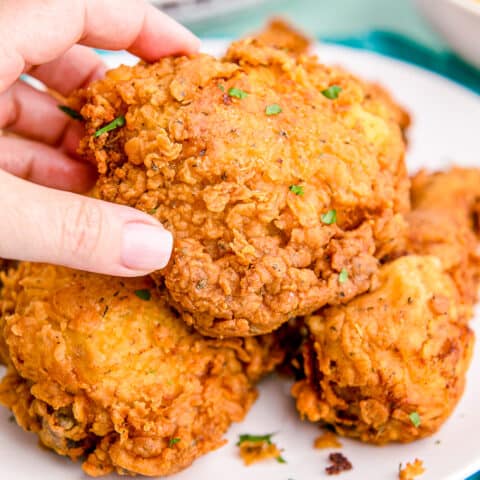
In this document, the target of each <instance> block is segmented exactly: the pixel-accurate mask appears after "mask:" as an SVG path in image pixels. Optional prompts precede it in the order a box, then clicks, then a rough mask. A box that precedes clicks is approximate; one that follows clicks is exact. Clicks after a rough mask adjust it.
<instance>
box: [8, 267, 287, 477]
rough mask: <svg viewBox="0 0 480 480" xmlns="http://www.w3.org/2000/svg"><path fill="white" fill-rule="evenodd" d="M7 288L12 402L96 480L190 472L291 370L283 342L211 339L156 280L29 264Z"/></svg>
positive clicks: (49, 443) (28, 424) (31, 426)
mask: <svg viewBox="0 0 480 480" xmlns="http://www.w3.org/2000/svg"><path fill="white" fill-rule="evenodd" d="M4 281H5V286H4V293H5V295H6V296H7V297H8V298H10V299H11V300H12V301H13V304H14V305H13V311H14V313H13V314H11V315H8V316H6V317H5V318H4V327H3V335H4V338H5V341H6V345H7V348H8V365H9V367H8V373H7V375H6V377H5V378H4V379H3V381H2V383H1V385H0V402H1V403H2V404H4V405H5V406H7V407H8V408H10V409H11V410H12V412H13V414H14V415H15V418H16V420H17V422H18V424H19V425H20V426H21V427H23V428H24V429H26V430H30V431H33V432H35V433H37V434H38V436H39V438H40V441H41V442H42V443H43V444H44V445H45V446H46V447H48V448H51V449H52V450H54V451H55V452H57V453H59V454H60V455H66V456H69V457H70V458H72V459H74V460H76V459H79V458H84V457H85V460H84V463H83V469H84V470H85V472H86V473H88V474H89V475H93V476H99V475H103V474H107V473H109V472H111V471H116V472H118V473H121V474H143V475H149V476H157V475H162V476H163V475H169V474H172V473H175V472H177V471H179V470H182V469H183V468H185V467H187V466H188V465H190V464H191V463H192V461H194V460H195V459H196V458H197V457H199V456H200V455H202V454H205V453H207V452H209V451H211V450H213V449H216V448H218V447H220V446H221V445H223V444H224V442H225V441H224V439H223V434H224V433H225V431H226V430H227V428H228V426H229V425H230V424H231V423H232V422H236V421H240V420H242V418H243V417H244V415H245V414H246V412H247V411H248V409H249V408H250V406H251V405H252V403H253V401H254V400H255V398H256V395H257V394H256V390H255V387H254V382H255V381H257V380H258V379H259V378H260V377H261V376H262V375H264V374H265V373H267V372H269V371H271V370H272V369H273V368H274V367H275V365H276V364H277V363H278V362H279V361H280V360H281V355H282V353H281V352H280V351H279V350H278V349H277V348H276V344H275V343H274V340H273V338H272V337H259V338H248V339H245V340H243V339H231V340H226V341H221V340H216V339H208V338H203V337H201V336H200V335H199V334H197V333H195V332H194V331H192V329H191V328H189V327H187V326H186V325H185V323H184V322H183V321H182V320H181V319H180V318H179V317H178V315H176V314H175V313H174V312H173V311H172V310H171V309H170V308H169V307H167V306H166V304H165V302H164V298H163V296H162V294H161V292H160V291H158V290H157V289H155V285H154V284H153V282H152V281H151V280H149V279H145V278H143V279H119V278H110V277H104V276H100V275H94V274H88V273H81V272H76V271H72V270H69V269H66V268H55V267H52V266H46V265H32V264H27V263H23V264H21V265H20V267H19V269H18V270H17V271H13V272H11V273H10V275H9V276H7V277H6V278H4Z"/></svg>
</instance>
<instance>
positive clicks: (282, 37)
mask: <svg viewBox="0 0 480 480" xmlns="http://www.w3.org/2000/svg"><path fill="white" fill-rule="evenodd" d="M253 38H254V39H255V41H256V42H258V43H259V44H261V45H267V46H270V47H274V48H278V49H280V50H286V51H287V52H289V53H291V54H294V55H301V54H305V53H307V52H308V50H309V48H310V46H311V44H312V40H311V39H310V38H309V37H308V36H306V35H305V34H304V33H303V32H300V31H299V30H297V29H296V28H295V27H294V26H293V25H291V24H290V23H289V22H288V21H286V20H285V19H283V18H281V17H277V18H272V19H271V20H270V21H269V22H268V24H267V25H266V26H265V27H264V28H263V29H262V30H261V31H260V32H258V33H256V34H255V35H254V36H253Z"/></svg>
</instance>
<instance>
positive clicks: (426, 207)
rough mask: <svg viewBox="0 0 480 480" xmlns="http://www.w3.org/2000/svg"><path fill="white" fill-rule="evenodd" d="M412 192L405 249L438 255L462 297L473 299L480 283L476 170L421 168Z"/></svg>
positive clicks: (467, 300)
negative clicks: (440, 170)
mask: <svg viewBox="0 0 480 480" xmlns="http://www.w3.org/2000/svg"><path fill="white" fill-rule="evenodd" d="M411 196H412V206H413V210H412V212H411V213H409V214H408V215H407V221H408V223H409V230H408V241H407V243H408V250H409V251H410V252H412V253H421V254H428V255H435V256H437V257H438V258H439V259H440V260H441V261H442V263H443V266H444V268H445V270H446V271H448V273H449V274H450V275H451V276H452V278H453V279H454V280H455V283H456V285H457V288H458V289H459V291H460V292H461V294H462V296H463V297H464V298H463V302H464V303H473V302H474V301H476V298H477V291H478V285H479V283H480V249H479V242H478V234H479V225H478V215H477V212H478V199H479V198H480V169H462V168H453V169H451V170H448V171H445V172H437V173H432V174H429V173H427V172H423V171H422V172H420V173H418V174H417V175H415V176H414V177H413V178H412V191H411Z"/></svg>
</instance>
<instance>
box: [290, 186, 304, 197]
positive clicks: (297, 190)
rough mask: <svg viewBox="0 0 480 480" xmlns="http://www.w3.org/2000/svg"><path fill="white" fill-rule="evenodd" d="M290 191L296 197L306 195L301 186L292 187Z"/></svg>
mask: <svg viewBox="0 0 480 480" xmlns="http://www.w3.org/2000/svg"><path fill="white" fill-rule="evenodd" d="M288 189H289V190H290V191H291V192H292V193H294V194H295V195H298V196H300V197H301V196H302V195H303V194H304V193H305V190H304V189H303V187H302V186H301V185H290V186H289V187H288Z"/></svg>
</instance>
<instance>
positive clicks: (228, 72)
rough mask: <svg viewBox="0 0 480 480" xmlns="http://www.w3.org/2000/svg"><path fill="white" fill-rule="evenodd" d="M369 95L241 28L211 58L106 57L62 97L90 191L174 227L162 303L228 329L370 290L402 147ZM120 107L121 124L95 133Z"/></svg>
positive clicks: (250, 329)
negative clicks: (107, 63) (93, 177)
mask: <svg viewBox="0 0 480 480" xmlns="http://www.w3.org/2000/svg"><path fill="white" fill-rule="evenodd" d="M333 87H339V88H340V89H341V91H340V90H338V89H336V88H333ZM329 88H330V90H329ZM322 92H323V93H322ZM369 92H370V90H367V89H366V87H365V84H364V82H362V81H360V80H358V79H356V78H355V77H353V76H352V75H350V74H348V73H346V72H344V71H342V70H341V69H336V68H330V67H326V66H324V65H321V64H319V63H318V61H317V60H316V58H315V57H308V56H305V55H301V56H298V57H295V56H292V55H290V54H288V52H286V51H284V50H279V49H275V48H272V47H268V46H262V45H260V44H259V42H258V41H256V40H255V39H247V40H243V41H239V42H236V43H234V44H233V45H232V46H231V47H230V49H229V51H228V52H227V54H226V56H225V58H223V59H221V60H218V59H215V58H213V57H210V56H208V55H201V54H200V55H196V56H193V57H190V58H187V57H177V58H171V57H169V58H164V59H162V60H160V61H159V62H158V63H155V64H151V65H148V64H144V63H140V64H139V65H137V66H135V67H126V66H122V67H119V68H117V69H115V70H112V71H110V72H109V73H108V74H107V77H106V78H105V79H104V80H101V81H97V82H94V83H92V84H91V85H90V86H89V87H88V88H87V89H85V90H82V91H80V92H78V93H77V94H76V95H75V96H74V97H72V98H71V99H70V106H71V107H72V108H75V109H77V110H80V109H81V114H82V116H83V117H84V118H85V126H86V136H85V137H84V139H83V140H82V143H81V148H80V153H81V154H82V155H83V157H84V158H86V159H88V160H90V161H93V162H95V163H96V164H97V165H98V169H99V173H100V178H99V182H98V185H97V191H98V194H99V196H100V197H101V198H102V199H104V200H108V201H112V202H117V203H121V204H125V205H130V206H133V207H136V208H139V209H141V210H143V211H145V212H149V213H151V214H152V215H154V216H155V217H156V218H157V219H158V220H160V221H161V222H162V223H163V224H164V225H165V226H166V227H167V228H168V229H170V230H171V231H172V232H173V233H174V236H175V246H174V252H173V256H172V260H171V262H170V263H169V265H168V266H167V268H165V269H163V270H162V271H159V272H157V273H156V274H155V275H154V277H155V278H156V279H157V281H160V282H163V280H164V281H165V285H166V287H167V290H168V292H169V295H170V301H171V302H173V304H174V305H175V307H176V308H177V309H178V310H179V311H181V312H182V314H183V317H184V319H185V320H186V322H187V323H188V324H190V325H194V326H195V327H196V328H197V329H198V330H199V331H200V332H201V333H203V334H206V335H211V336H218V337H228V336H246V335H257V334H261V333H266V332H269V331H272V330H274V329H275V328H277V327H279V326H280V325H281V324H282V323H284V322H286V321H287V320H288V319H289V318H292V317H294V316H297V315H304V314H308V313H311V312H313V311H315V310H316V309H318V308H320V307H321V306H323V305H325V304H335V303H342V302H346V301H347V300H349V299H351V298H353V297H354V296H356V295H358V294H359V293H361V292H364V291H366V290H368V289H369V288H370V283H371V278H372V276H373V274H374V273H375V272H376V271H377V263H378V257H382V256H384V255H388V254H389V251H390V245H391V242H392V239H395V238H400V237H401V235H399V232H398V229H399V228H403V227H404V224H403V223H402V222H403V217H402V215H401V214H403V213H405V212H406V211H408V209H409V195H408V190H409V179H408V176H407V174H406V171H405V163H404V150H405V146H404V142H403V139H402V133H401V129H400V126H399V125H398V124H397V123H396V121H395V120H394V118H393V117H394V114H393V113H392V112H391V111H390V106H389V104H385V102H384V100H383V97H381V98H378V99H377V98H375V97H373V96H372V95H371V93H369ZM337 95H338V97H337V98H335V97H336V96H337ZM272 105H276V107H275V108H276V109H277V110H275V112H274V113H272V111H270V114H269V110H268V109H267V107H268V106H272ZM279 109H281V111H280V110H279ZM119 116H121V117H120V118H122V119H123V116H124V117H125V125H124V126H121V127H119V128H115V129H113V130H111V131H109V132H106V133H103V134H100V135H98V136H97V135H95V132H97V131H98V130H99V129H100V128H101V127H104V126H105V125H106V124H108V123H109V122H112V121H113V120H114V119H115V118H117V117H119ZM120 123H122V122H120ZM334 211H335V214H336V215H332V213H333V212H334ZM329 212H330V213H329ZM332 218H333V219H332ZM322 219H323V220H322ZM342 269H346V270H348V273H349V275H348V281H347V282H345V283H343V284H342V283H339V274H340V272H341V271H342Z"/></svg>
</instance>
